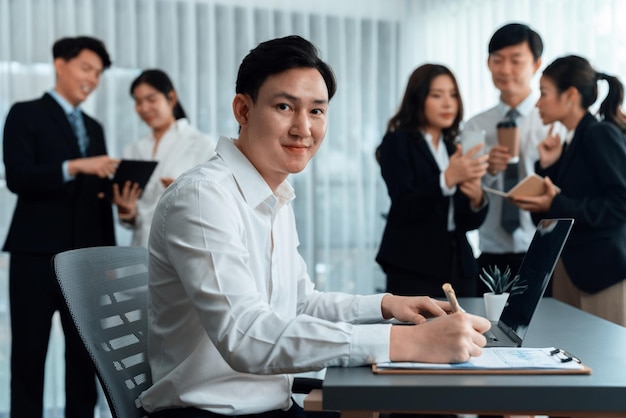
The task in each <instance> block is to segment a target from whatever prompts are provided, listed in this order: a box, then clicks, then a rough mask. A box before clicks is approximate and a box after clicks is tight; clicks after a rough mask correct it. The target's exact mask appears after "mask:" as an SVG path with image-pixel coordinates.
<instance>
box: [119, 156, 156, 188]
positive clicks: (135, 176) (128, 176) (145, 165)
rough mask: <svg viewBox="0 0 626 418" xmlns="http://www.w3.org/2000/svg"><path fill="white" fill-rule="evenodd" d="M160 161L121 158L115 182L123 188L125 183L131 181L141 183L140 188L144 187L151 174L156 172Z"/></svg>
mask: <svg viewBox="0 0 626 418" xmlns="http://www.w3.org/2000/svg"><path fill="white" fill-rule="evenodd" d="M157 164H158V162H157V161H146V160H121V161H120V164H119V165H118V167H117V170H116V171H115V175H114V176H113V180H112V181H113V183H117V184H118V186H119V187H120V188H121V187H123V186H124V183H126V182H127V181H130V182H131V183H137V184H139V188H140V189H142V190H143V189H144V188H145V187H146V184H147V183H148V180H150V176H152V173H153V172H154V169H155V168H156V166H157Z"/></svg>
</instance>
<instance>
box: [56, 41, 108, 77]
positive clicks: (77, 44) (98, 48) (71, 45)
mask: <svg viewBox="0 0 626 418" xmlns="http://www.w3.org/2000/svg"><path fill="white" fill-rule="evenodd" d="M83 49H88V50H90V51H93V52H95V53H96V54H97V55H98V56H99V57H100V60H101V61H102V69H103V70H106V69H107V68H109V67H110V66H111V59H110V58H109V53H108V52H107V50H106V47H105V46H104V43H103V42H102V41H101V40H99V39H96V38H92V37H90V36H77V37H74V38H61V39H59V40H58V41H56V42H55V43H54V45H53V46H52V57H53V58H54V59H57V58H62V59H64V60H65V61H69V60H71V59H72V58H76V57H77V56H78V55H79V54H80V53H81V51H82V50H83Z"/></svg>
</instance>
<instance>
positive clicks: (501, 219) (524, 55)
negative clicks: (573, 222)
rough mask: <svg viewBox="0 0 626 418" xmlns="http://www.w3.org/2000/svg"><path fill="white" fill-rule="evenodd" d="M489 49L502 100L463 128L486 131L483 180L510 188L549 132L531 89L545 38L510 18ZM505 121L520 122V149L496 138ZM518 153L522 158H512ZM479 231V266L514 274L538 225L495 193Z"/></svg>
mask: <svg viewBox="0 0 626 418" xmlns="http://www.w3.org/2000/svg"><path fill="white" fill-rule="evenodd" d="M488 53H489V56H488V58H487V67H488V68H489V71H490V72H491V79H492V81H493V84H494V86H495V87H496V88H497V89H498V90H499V92H500V101H499V103H498V104H496V105H495V106H494V107H492V108H490V109H488V110H485V111H484V112H482V113H479V114H478V115H476V116H474V117H472V118H471V119H470V120H468V121H467V123H465V125H464V127H463V130H464V131H483V132H484V133H485V144H486V147H487V149H488V152H489V168H488V169H487V174H486V175H485V177H483V184H484V185H485V186H489V187H491V188H494V189H498V190H505V191H508V190H509V189H510V184H507V186H509V187H506V186H505V182H507V181H508V183H511V184H516V183H517V182H518V181H519V180H521V179H523V178H524V177H526V176H527V175H528V174H530V173H532V172H533V171H534V164H535V161H536V160H537V159H538V158H539V154H538V151H537V146H538V145H539V142H541V140H543V139H544V138H545V137H546V135H547V133H548V127H547V126H544V124H543V122H542V121H541V118H540V117H539V112H538V111H537V109H536V108H535V103H536V102H537V98H538V97H539V95H538V93H537V92H534V91H533V90H532V88H531V81H532V79H533V76H534V75H535V73H536V72H537V70H538V69H539V67H540V66H541V54H542V53H543V41H542V40H541V37H540V36H539V34H538V33H537V32H535V31H534V30H533V29H531V28H530V27H528V26H527V25H525V24H521V23H510V24H506V25H504V26H502V27H500V28H499V29H498V30H496V31H495V32H494V34H493V35H492V37H491V39H490V41H489V46H488ZM502 121H507V122H511V123H512V124H514V125H515V126H516V127H517V130H518V138H519V141H518V143H519V148H518V150H511V149H508V148H507V147H506V146H504V145H500V144H499V143H498V134H497V129H496V127H497V125H498V123H500V122H502ZM514 154H516V155H517V156H518V158H516V159H513V158H512V157H513V155H514ZM507 176H508V178H509V179H510V180H509V179H507V178H506V177H507ZM478 232H479V248H480V250H481V254H480V256H479V258H478V262H479V266H480V268H481V269H482V268H487V267H490V266H497V267H498V268H499V269H500V271H505V270H506V268H507V267H510V268H511V272H512V274H514V275H515V274H516V273H517V271H518V270H519V266H520V264H521V263H522V260H523V259H524V256H525V255H526V250H527V249H528V246H529V245H530V241H531V240H532V237H533V234H534V233H535V224H534V223H533V221H532V219H531V217H530V214H529V213H528V212H525V211H520V210H519V209H518V208H517V207H515V206H514V205H512V204H511V203H509V202H507V201H506V199H504V198H502V197H500V196H496V195H493V196H490V201H489V213H488V215H487V219H486V220H485V222H484V223H483V224H482V225H481V226H480V228H479V229H478ZM477 285H478V289H477V293H478V294H479V295H482V294H483V293H484V292H488V291H489V289H488V288H487V287H486V286H485V285H484V284H483V283H482V281H480V280H478V281H477Z"/></svg>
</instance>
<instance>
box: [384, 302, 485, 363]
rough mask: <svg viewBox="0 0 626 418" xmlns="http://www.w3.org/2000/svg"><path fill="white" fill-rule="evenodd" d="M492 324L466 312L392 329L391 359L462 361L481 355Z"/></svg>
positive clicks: (430, 361) (441, 361)
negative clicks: (487, 332) (485, 334)
mask: <svg viewBox="0 0 626 418" xmlns="http://www.w3.org/2000/svg"><path fill="white" fill-rule="evenodd" d="M489 328H491V323H490V322H489V321H488V320H487V319H485V318H483V317H480V316H476V315H471V314H468V313H465V312H457V313H454V314H450V315H446V316H441V317H437V318H435V319H433V320H431V321H429V322H426V323H424V324H420V325H394V326H392V328H391V337H390V339H391V341H390V348H389V359H390V360H391V361H417V362H425V363H459V362H464V361H468V360H469V359H470V357H478V356H480V355H481V353H482V347H484V346H485V344H486V343H487V339H486V338H485V336H484V335H483V333H484V332H485V331H487V330H488V329H489Z"/></svg>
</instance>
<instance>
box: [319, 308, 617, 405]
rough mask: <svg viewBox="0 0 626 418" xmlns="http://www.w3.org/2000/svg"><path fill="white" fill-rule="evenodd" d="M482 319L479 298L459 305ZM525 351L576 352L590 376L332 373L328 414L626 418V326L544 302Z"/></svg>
mask: <svg viewBox="0 0 626 418" xmlns="http://www.w3.org/2000/svg"><path fill="white" fill-rule="evenodd" d="M460 302H461V305H462V306H463V307H464V308H465V309H466V310H467V311H469V312H476V313H478V314H484V306H483V301H482V299H480V298H470V299H461V300H460ZM524 346H528V347H549V346H555V347H560V348H563V349H565V350H568V351H570V352H571V353H573V354H574V355H576V356H578V357H579V358H580V359H581V360H582V361H583V362H584V363H585V364H587V365H588V366H589V367H591V368H592V369H593V373H592V374H591V375H560V376H515V375H498V376H496V375H474V376H472V375H463V376H461V375H375V374H373V373H372V371H371V369H370V368H369V367H357V368H329V369H328V370H327V372H326V378H325V380H324V386H323V400H322V405H323V408H324V409H325V410H338V411H342V413H343V412H348V413H347V414H346V415H350V416H356V415H362V416H363V415H364V414H363V413H364V412H367V411H369V413H368V414H366V415H368V416H371V411H385V412H389V411H411V412H424V413H428V412H430V413H433V412H441V413H468V414H472V413H485V414H494V415H497V414H500V415H507V414H509V415H510V414H515V415H551V416H592V417H605V416H606V417H620V416H621V417H626V328H623V327H620V326H618V325H615V324H612V323H610V322H608V321H605V320H603V319H600V318H598V317H595V316H593V315H589V314H587V313H585V312H582V311H580V310H578V309H575V308H572V307H570V306H568V305H565V304H563V303H561V302H558V301H556V300H553V299H552V298H544V299H543V300H542V301H541V303H540V305H539V308H538V310H537V313H536V314H535V317H534V318H533V322H532V323H531V325H530V328H529V330H528V334H527V335H526V338H525V340H524Z"/></svg>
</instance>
